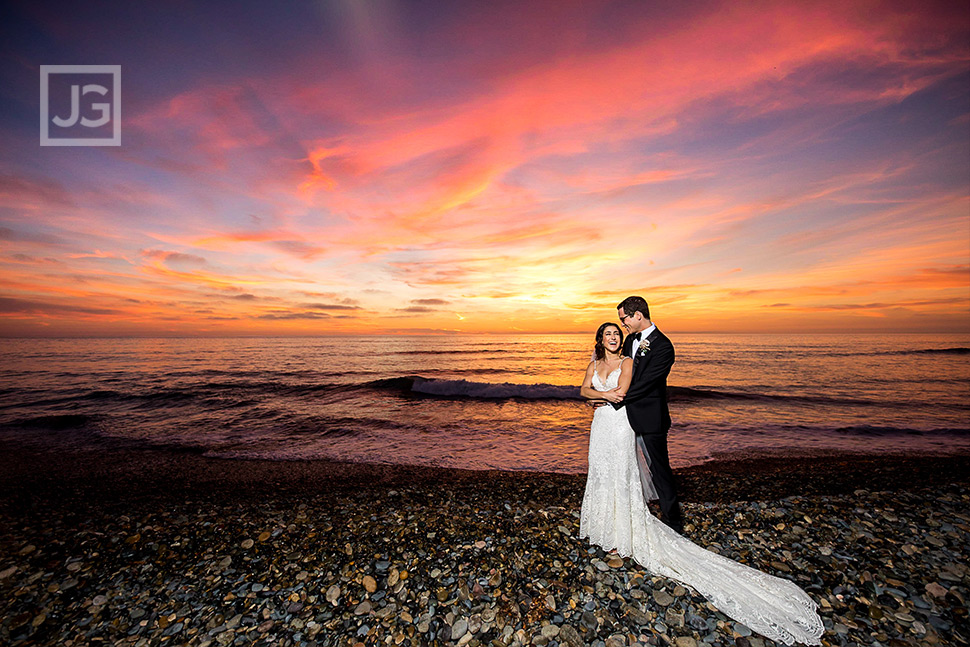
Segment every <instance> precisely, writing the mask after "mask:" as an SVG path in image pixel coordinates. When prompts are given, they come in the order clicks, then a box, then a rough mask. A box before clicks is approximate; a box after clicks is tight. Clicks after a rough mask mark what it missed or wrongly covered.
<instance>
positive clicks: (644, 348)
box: [637, 339, 650, 357]
mask: <svg viewBox="0 0 970 647" xmlns="http://www.w3.org/2000/svg"><path fill="white" fill-rule="evenodd" d="M637 352H638V353H639V354H640V357H643V356H645V355H646V354H647V353H649V352H650V340H649V339H643V340H641V341H640V348H638V349H637Z"/></svg>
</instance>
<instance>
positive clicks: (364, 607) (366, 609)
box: [354, 600, 372, 616]
mask: <svg viewBox="0 0 970 647" xmlns="http://www.w3.org/2000/svg"><path fill="white" fill-rule="evenodd" d="M371 608H372V607H371V604H370V602H368V601H367V600H364V601H363V602H361V603H360V604H358V605H357V608H355V609H354V615H355V616H362V615H364V614H366V613H370V612H371Z"/></svg>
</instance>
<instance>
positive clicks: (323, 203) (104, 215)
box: [0, 0, 970, 335]
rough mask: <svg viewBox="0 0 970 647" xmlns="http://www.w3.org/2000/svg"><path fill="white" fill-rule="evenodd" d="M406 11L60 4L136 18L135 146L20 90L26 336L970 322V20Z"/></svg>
mask: <svg viewBox="0 0 970 647" xmlns="http://www.w3.org/2000/svg"><path fill="white" fill-rule="evenodd" d="M375 7H377V5H374V6H371V5H362V6H360V7H358V11H356V12H348V11H345V10H341V5H339V3H338V4H333V3H331V4H325V5H323V6H317V5H312V6H311V5H307V6H305V7H304V6H302V5H301V6H299V7H294V8H292V14H287V15H285V16H284V15H279V16H276V17H274V19H273V20H266V19H265V18H266V17H265V16H264V15H263V14H262V13H261V12H262V11H263V10H262V9H261V8H260V7H258V6H256V5H252V6H249V5H246V4H245V3H244V5H240V6H239V7H234V8H233V10H232V11H233V16H234V19H233V20H232V21H223V22H220V23H219V24H218V25H214V26H213V27H212V34H211V37H212V38H211V39H209V38H206V39H204V40H203V39H200V38H199V37H198V35H197V33H196V32H194V31H193V30H186V29H185V25H184V24H183V22H182V18H180V17H179V15H178V14H172V13H170V12H166V11H163V10H162V9H161V8H155V7H146V8H144V10H143V11H144V12H145V13H144V15H143V16H142V18H141V21H140V22H136V21H133V20H132V18H131V17H130V16H129V15H128V14H125V13H123V12H120V13H118V12H114V10H111V9H104V11H103V12H102V13H104V15H102V14H101V13H99V14H98V15H97V16H94V15H93V14H92V13H91V11H93V10H91V9H88V8H85V7H82V6H79V7H75V8H73V9H71V10H70V11H69V12H66V13H65V15H64V16H61V17H60V18H59V19H58V22H57V23H56V24H55V23H53V22H50V20H51V19H49V18H42V17H37V16H34V15H33V14H31V15H30V20H31V21H32V24H36V26H37V32H38V34H39V35H38V38H40V39H47V40H48V41H50V42H54V40H55V39H56V40H57V42H60V43H62V45H61V46H62V47H63V48H64V52H65V55H67V54H70V55H71V56H74V57H75V58H77V60H82V59H85V57H86V56H87V54H86V53H85V52H86V51H87V50H85V49H83V43H82V42H81V41H80V40H76V41H75V40H73V39H71V38H66V39H63V38H61V35H62V34H64V33H72V32H71V31H70V29H68V26H71V25H73V26H75V27H84V28H85V30H87V31H84V30H81V31H77V33H86V34H89V37H90V38H95V37H96V36H97V35H98V34H100V33H102V32H101V31H99V28H97V27H94V28H92V27H91V26H92V25H98V24H102V23H103V24H110V25H112V30H111V33H112V34H116V36H115V37H113V38H112V39H110V40H108V41H105V42H110V43H111V45H110V48H111V49H110V51H111V52H112V56H115V58H116V59H117V60H118V61H120V62H121V63H122V64H123V66H124V69H125V80H124V84H125V96H124V101H125V104H124V120H123V132H124V139H123V141H124V145H123V146H121V147H119V148H116V149H113V148H110V147H106V148H67V147H44V148H41V147H39V146H37V141H36V128H37V123H36V115H34V116H33V117H30V119H27V117H26V116H24V115H27V114H28V113H30V114H34V112H33V111H34V109H35V104H36V100H37V99H36V82H37V81H36V69H33V70H31V74H33V76H31V78H30V79H29V81H30V83H27V80H26V77H25V78H24V80H23V81H22V82H21V83H20V85H17V84H13V85H11V87H12V88H13V89H12V90H11V93H15V92H21V91H22V95H23V96H20V95H17V96H18V97H19V99H18V100H19V101H20V102H21V104H22V105H20V106H19V107H18V108H17V111H15V114H14V116H12V117H10V118H8V119H6V120H4V121H3V122H2V123H0V141H2V142H3V144H4V145H3V146H2V152H0V198H2V200H0V272H2V274H0V299H3V301H2V302H0V303H2V307H0V334H6V335H20V334H27V335H33V334H92V331H93V334H152V333H153V332H157V333H159V334H162V333H165V334H168V333H171V332H173V331H174V332H177V333H179V334H195V332H197V331H200V330H203V329H204V330H205V331H206V334H317V333H359V332H360V325H361V322H362V321H366V322H368V323H371V324H373V325H379V326H382V327H384V328H386V329H387V330H389V331H394V330H398V329H405V328H406V329H407V330H408V331H412V332H413V331H424V332H429V331H438V332H441V331H456V330H457V331H464V332H513V331H525V332H529V331H541V332H550V331H555V330H566V331H573V330H576V331H578V330H587V329H589V328H590V326H594V327H595V325H596V324H598V323H599V322H600V321H601V320H602V318H603V317H610V316H613V314H614V313H613V309H614V307H615V303H617V302H618V301H619V300H620V299H621V298H622V297H623V296H626V295H627V294H630V293H640V294H644V296H646V297H648V299H649V300H650V301H651V304H652V305H653V306H654V307H655V309H656V317H658V318H660V319H662V320H663V321H664V324H665V329H677V328H680V329H682V330H712V329H716V330H752V331H758V330H773V331H774V330H778V331H790V330H794V329H800V330H819V329H826V330H840V329H845V330H880V331H883V330H912V329H914V327H915V328H918V329H920V330H931V329H933V330H935V329H939V330H967V329H970V304H968V303H967V300H968V294H970V270H968V265H970V219H968V217H967V215H968V213H970V186H968V181H967V177H968V176H970V113H968V110H967V105H968V101H970V90H968V89H967V88H968V86H970V84H968V83H967V76H968V73H967V70H968V65H970V45H968V42H970V16H968V14H967V12H966V11H958V10H956V9H953V8H949V6H948V5H947V4H946V3H942V2H941V3H930V4H926V5H920V7H918V8H917V7H914V6H913V5H911V4H909V3H903V2H879V1H869V0H866V1H862V0H860V1H859V2H849V3H846V2H831V3H826V2H822V3H808V4H806V3H796V2H789V3H773V4H772V3H768V4H762V5H751V4H743V3H741V4H739V3H728V2H715V3H714V4H710V3H705V4H687V5H670V6H660V5H656V4H644V3H633V4H630V5H624V6H617V5H616V4H615V3H607V2H603V3H599V2H584V3H559V2H540V3H528V4H526V5H520V6H516V8H515V11H516V19H515V20H509V16H508V12H509V11H510V9H509V7H502V6H500V5H487V6H481V7H478V8H477V9H474V10H473V9H472V8H471V7H470V6H469V5H466V4H464V3H449V4H447V5H444V4H443V5H442V6H440V7H436V8H435V9H434V10H431V9H430V8H429V7H428V6H425V5H424V4H419V5H415V4H413V3H383V4H381V5H380V7H381V9H380V10H378V9H377V8H375ZM200 11H201V10H200ZM260 16H262V19H261V18H260ZM145 25H152V28H151V29H148V28H146V27H145ZM92 29H93V31H92ZM65 30H66V31H65ZM253 30H258V31H259V32H260V33H261V34H263V37H264V38H266V39H268V41H269V42H273V44H274V45H273V47H272V48H267V49H260V50H259V51H258V52H257V51H256V50H254V51H252V52H250V51H248V50H247V51H243V50H244V49H245V48H244V47H243V46H242V45H241V44H240V43H247V42H249V40H250V38H249V35H250V34H251V33H252V31H253ZM117 34H121V35H120V36H118V35H117ZM11 42H14V41H11ZM16 42H19V41H16ZM233 43H235V44H233ZM16 56H18V57H19V58H18V60H23V61H27V62H29V63H30V64H31V65H35V66H36V65H39V64H40V63H42V62H44V61H40V60H39V59H38V60H33V59H34V58H36V56H35V55H34V54H32V53H30V52H28V51H26V50H25V51H24V52H20V53H18V54H16ZM112 60H114V59H112ZM28 86H29V87H28ZM28 90H29V92H28ZM11 96H13V94H11ZM27 106H29V108H28V107H27ZM28 116H29V115H28ZM95 319H97V320H98V322H99V323H98V326H99V327H98V328H97V329H94V328H93V327H92V326H93V324H92V323H91V322H92V321H93V320H95ZM398 319H406V320H407V323H406V325H404V324H399V323H398ZM884 320H885V321H884ZM161 322H164V323H161ZM41 325H43V327H44V330H41V328H40V327H41Z"/></svg>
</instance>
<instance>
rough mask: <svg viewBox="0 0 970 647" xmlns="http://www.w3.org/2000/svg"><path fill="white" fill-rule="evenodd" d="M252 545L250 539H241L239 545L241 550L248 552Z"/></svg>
mask: <svg viewBox="0 0 970 647" xmlns="http://www.w3.org/2000/svg"><path fill="white" fill-rule="evenodd" d="M254 544H255V542H254V541H253V540H252V539H243V541H242V543H241V544H239V545H240V547H242V548H243V550H249V549H250V548H252V547H253V545H254Z"/></svg>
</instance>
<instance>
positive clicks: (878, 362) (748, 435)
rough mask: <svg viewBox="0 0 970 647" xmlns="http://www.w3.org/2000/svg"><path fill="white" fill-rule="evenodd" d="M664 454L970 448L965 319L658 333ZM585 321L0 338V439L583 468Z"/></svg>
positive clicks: (681, 460) (969, 353) (101, 447)
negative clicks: (666, 372) (213, 335)
mask: <svg viewBox="0 0 970 647" xmlns="http://www.w3.org/2000/svg"><path fill="white" fill-rule="evenodd" d="M668 336H669V337H670V338H671V340H672V341H673V343H674V345H675V347H676V352H677V361H676V363H675V364H674V367H673V371H672V372H671V375H670V379H669V385H670V389H669V397H670V408H671V417H672V419H673V427H672V428H671V430H670V435H669V446H670V455H671V463H672V464H673V465H674V466H675V467H678V466H680V467H682V466H687V465H693V464H698V463H702V462H705V461H709V460H714V459H727V458H739V457H757V456H778V455H799V454H817V453H827V452H832V451H848V452H862V453H867V454H878V453H897V454H898V453H934V454H950V453H966V452H967V451H968V450H970V362H968V360H970V335H921V334H895V335H824V334H823V335H798V336H787V335H772V334H760V335H756V334H751V335H728V334H676V333H673V334H669V335H668ZM591 351H592V335H591V334H582V335H577V334H562V335H520V336H509V335H454V336H413V337H405V336H359V337H302V338H219V339H199V338H177V339H169V338H165V339H136V338H124V339H6V340H4V341H3V342H2V345H0V440H3V441H4V442H8V443H15V444H20V445H24V446H30V447H44V448H53V449H57V448H58V447H70V448H73V449H90V450H91V451H92V452H93V454H92V459H96V453H97V452H103V451H111V450H112V449H113V448H143V449H146V450H152V449H166V450H176V451H186V452H194V453H201V454H204V455H206V456H211V457H217V458H224V459H238V458H262V459H269V460H299V459H321V458H322V459H336V460H347V461H355V462H366V463H395V464H414V465H428V466H439V467H449V468H465V469H475V470H481V469H501V470H536V471H553V472H564V473H582V472H585V470H586V454H587V447H588V445H587V442H588V433H589V423H590V419H591V417H592V409H591V408H589V407H588V406H586V405H585V404H584V402H583V401H582V400H581V399H580V398H579V393H578V392H579V388H578V385H579V384H580V382H581V381H582V377H583V374H584V371H585V368H586V365H587V363H588V361H589V358H590V354H591Z"/></svg>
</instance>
